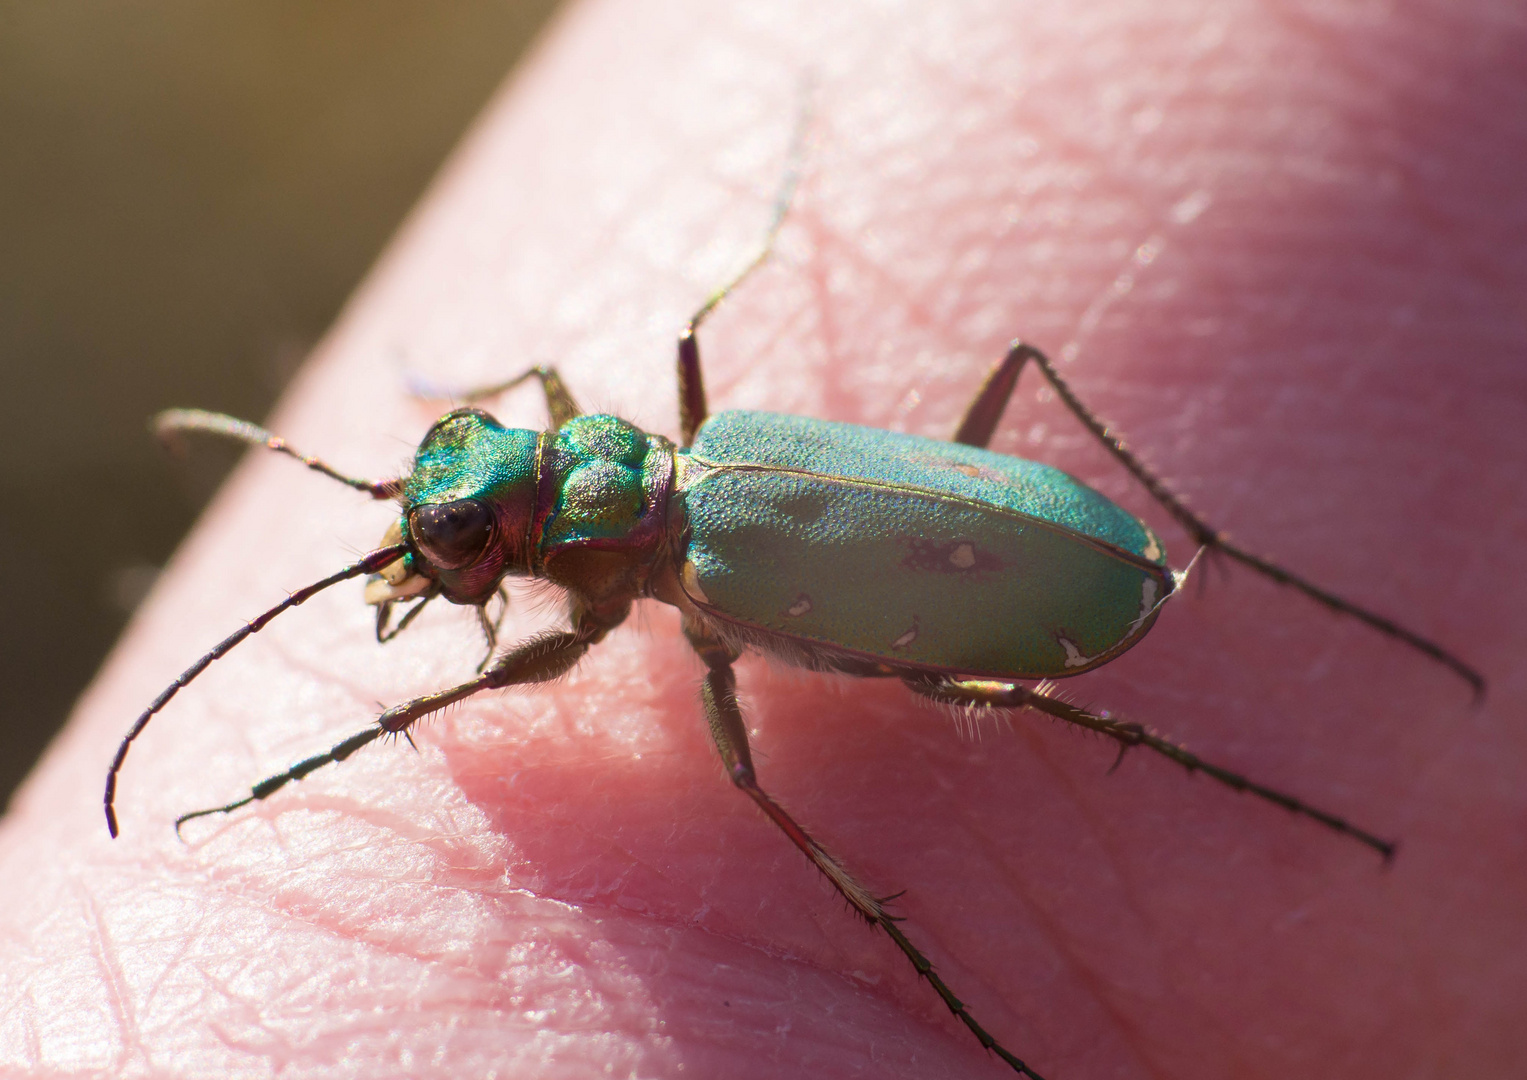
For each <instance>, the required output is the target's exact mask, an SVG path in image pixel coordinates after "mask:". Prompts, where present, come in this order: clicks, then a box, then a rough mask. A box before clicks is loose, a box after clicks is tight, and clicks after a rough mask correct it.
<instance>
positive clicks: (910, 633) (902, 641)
mask: <svg viewBox="0 0 1527 1080" xmlns="http://www.w3.org/2000/svg"><path fill="white" fill-rule="evenodd" d="M916 640H917V616H915V615H914V616H913V617H912V626H911V628H910V629H908V630H907V632H906V633H904V634H902V635H901V637H899V638H897V639H896V640H895V641H893V642H891V648H893V649H905V648H906V647H907V646H908V645H910V644H912V642H914V641H916Z"/></svg>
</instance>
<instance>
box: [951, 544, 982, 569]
mask: <svg viewBox="0 0 1527 1080" xmlns="http://www.w3.org/2000/svg"><path fill="white" fill-rule="evenodd" d="M949 562H950V565H952V566H958V567H959V568H960V569H961V570H969V569H970V568H971V567H972V566H974V565H975V564H976V548H975V545H974V544H959V545H956V547H955V549H954V550H953V551H951V552H950V553H949Z"/></svg>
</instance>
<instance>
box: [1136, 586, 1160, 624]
mask: <svg viewBox="0 0 1527 1080" xmlns="http://www.w3.org/2000/svg"><path fill="white" fill-rule="evenodd" d="M1155 610H1156V579H1155V578H1150V577H1148V578H1146V579H1145V584H1144V585H1143V586H1142V587H1141V589H1140V617H1139V618H1138V619H1136V620H1135V623H1136V625H1139V624H1140V623H1142V622H1144V621H1145V617H1146V616H1147V615H1149V614H1150V613H1151V612H1153V611H1155Z"/></svg>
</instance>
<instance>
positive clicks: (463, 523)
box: [366, 409, 540, 605]
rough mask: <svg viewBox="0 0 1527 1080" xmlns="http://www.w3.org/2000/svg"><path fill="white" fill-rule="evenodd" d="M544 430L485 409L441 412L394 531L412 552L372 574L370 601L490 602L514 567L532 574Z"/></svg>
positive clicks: (410, 481) (421, 452) (419, 452)
mask: <svg viewBox="0 0 1527 1080" xmlns="http://www.w3.org/2000/svg"><path fill="white" fill-rule="evenodd" d="M539 438H540V435H539V433H538V432H534V431H525V430H520V429H515V428H506V427H503V426H502V425H500V424H499V422H498V421H497V420H495V419H493V417H492V416H489V415H488V414H487V413H486V412H483V411H482V410H481V409H456V410H454V411H453V412H449V413H447V414H446V415H445V416H443V417H441V418H440V419H439V420H437V421H436V422H435V425H434V427H432V428H430V430H429V433H428V434H426V435H425V436H424V440H423V441H422V442H421V443H420V444H419V449H418V450H417V451H416V452H415V454H414V467H413V473H412V475H411V476H410V477H409V478H408V480H407V482H406V483H405V484H404V487H403V494H402V509H403V514H402V516H401V517H400V518H399V519H398V520H397V521H395V522H394V523H393V525H392V526H391V528H390V529H389V530H388V532H387V535H388V536H389V537H390V538H391V539H392V542H394V543H397V542H403V543H406V544H407V545H408V548H409V553H408V554H407V555H405V556H404V557H403V558H401V559H398V560H397V561H396V562H394V563H393V564H392V565H390V566H388V567H386V568H384V569H383V570H382V572H381V573H379V574H377V575H375V576H374V577H372V579H371V580H370V581H368V582H367V584H366V601H367V603H370V604H377V605H381V604H390V603H392V602H393V601H397V600H404V599H407V598H409V597H414V596H423V595H426V594H428V595H436V594H438V595H441V596H444V597H445V598H446V599H447V600H451V601H453V602H454V603H458V604H482V603H484V602H486V601H487V599H488V598H489V597H491V596H492V595H493V594H494V592H495V591H497V589H498V585H499V582H500V581H502V580H503V578H504V576H505V575H506V574H528V573H530V572H531V571H530V554H531V550H530V549H531V537H530V534H531V528H532V525H533V523H534V520H535V509H536V447H537V442H538V439H539Z"/></svg>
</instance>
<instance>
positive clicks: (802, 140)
mask: <svg viewBox="0 0 1527 1080" xmlns="http://www.w3.org/2000/svg"><path fill="white" fill-rule="evenodd" d="M810 119H811V101H810V88H809V86H803V87H802V90H801V105H800V111H799V113H797V115H796V119H795V131H794V133H793V134H792V136H791V139H790V156H789V161H788V163H787V164H786V166H785V175H784V177H783V178H782V179H781V180H780V184H779V190H778V191H777V192H775V195H774V211H773V215H772V216H771V217H770V219H769V228H768V230H767V231H766V232H765V233H764V238H763V243H762V244H760V245H759V247H758V251H757V252H756V253H755V254H754V255H753V258H752V259H750V260H749V261H748V263H747V265H746V266H744V267H743V268H742V269H741V270H739V271H738V272H737V273H736V274H735V275H733V277H732V279H731V280H730V281H728V282H727V283H726V284H725V285H723V286H721V288H719V289H717V290H716V291H715V292H713V293H711V294H710V296H709V297H708V298H707V299H706V301H705V303H703V304H701V305H700V309H699V310H698V311H696V312H695V313H694V314H693V315H691V316H690V317H689V322H687V323H685V324H684V329H683V331H682V332H681V333H680V334H679V435H680V440H681V442H680V445H683V446H689V445H690V444H692V443H693V442H694V441H695V432H697V431H699V430H700V425H701V424H703V423H705V418H706V417H707V416H709V415H710V414H709V412H708V411H707V407H706V403H705V379H704V377H703V376H702V375H701V372H700V343H699V341H698V339H697V338H696V337H695V335H696V334H697V333H698V332H699V329H700V324H701V323H702V322H704V321H705V320H706V318H707V317H708V316H709V315H710V313H711V312H712V311H714V310H716V307H717V305H718V304H720V303H721V301H723V300H725V299H726V297H727V295H728V294H729V293H730V292H731V291H732V290H733V289H735V288H737V287H738V286H739V285H741V284H742V283H743V282H744V281H746V280H747V279H748V278H749V277H750V276H751V275H752V273H753V271H755V270H757V269H758V268H759V267H760V266H762V265H763V264H764V263H765V262H767V261H768V259H769V255H770V254H771V253H772V252H773V250H774V242H775V240H777V239H778V238H779V230H780V229H781V227H783V226H784V224H785V216H786V215H787V214H788V213H789V212H790V203H791V202H792V201H793V200H794V199H795V189H796V187H797V186H799V184H800V179H801V161H802V159H803V158H804V157H805V153H806V128H807V126H808V122H809V121H810Z"/></svg>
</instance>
